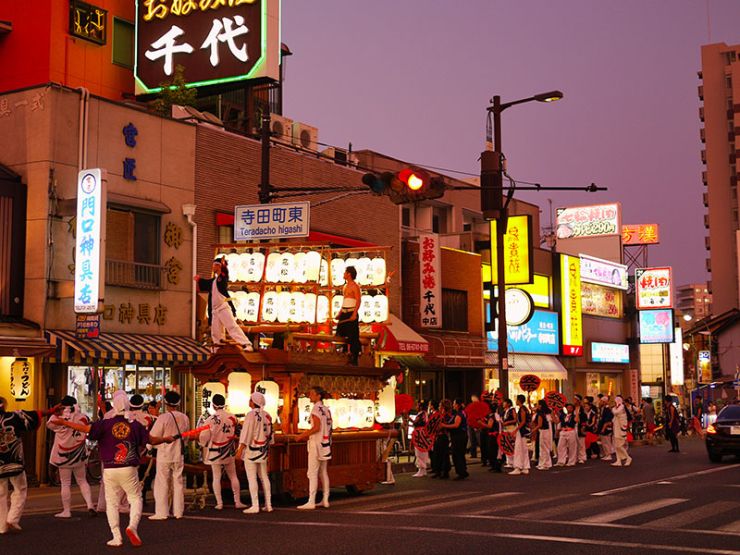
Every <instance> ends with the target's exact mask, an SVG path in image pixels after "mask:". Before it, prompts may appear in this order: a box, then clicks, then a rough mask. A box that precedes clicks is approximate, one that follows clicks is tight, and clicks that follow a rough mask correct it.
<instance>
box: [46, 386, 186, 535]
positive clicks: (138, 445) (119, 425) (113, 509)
mask: <svg viewBox="0 0 740 555" xmlns="http://www.w3.org/2000/svg"><path fill="white" fill-rule="evenodd" d="M113 410H114V411H115V413H116V416H114V417H113V418H104V419H102V420H98V421H97V422H94V423H93V424H92V425H90V424H81V423H79V422H73V421H71V420H62V419H54V421H53V422H55V423H56V424H59V425H61V426H67V427H68V428H72V429H73V430H77V431H78V432H83V433H86V434H88V436H89V437H90V439H91V440H94V441H97V442H98V450H99V451H100V460H101V461H102V462H103V482H104V483H105V496H106V500H105V501H106V515H107V517H108V525H109V526H110V530H111V533H112V534H113V538H112V539H111V540H109V541H108V545H109V546H111V547H120V546H122V545H123V539H122V537H121V528H120V514H119V510H118V508H119V507H118V504H119V500H120V497H121V493H122V492H123V493H125V495H126V497H127V499H128V502H129V505H130V507H131V512H130V513H129V524H128V527H127V528H126V536H127V537H128V539H129V541H130V542H131V545H133V546H135V547H138V546H140V545H141V544H142V542H141V538H140V537H139V531H138V528H139V520H140V519H141V512H142V510H143V502H142V499H141V485H140V483H139V475H138V472H137V470H138V468H139V463H140V462H141V458H140V455H141V452H142V450H143V449H144V448H145V447H146V444H147V443H151V444H152V445H158V444H160V443H164V442H167V443H171V442H172V441H174V438H172V437H156V436H152V435H149V432H147V431H146V428H145V427H144V426H142V425H141V424H139V423H138V422H137V421H136V420H134V419H133V418H131V416H130V415H129V414H128V410H129V404H128V399H127V398H126V396H125V395H119V396H116V397H114V398H113Z"/></svg>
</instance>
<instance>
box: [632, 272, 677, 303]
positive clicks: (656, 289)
mask: <svg viewBox="0 0 740 555" xmlns="http://www.w3.org/2000/svg"><path fill="white" fill-rule="evenodd" d="M635 297H636V298H637V310H645V309H648V310H649V309H652V308H672V307H673V280H672V278H671V268H670V267H662V268H637V269H636V270H635Z"/></svg>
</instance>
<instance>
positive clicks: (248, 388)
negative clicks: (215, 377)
mask: <svg viewBox="0 0 740 555" xmlns="http://www.w3.org/2000/svg"><path fill="white" fill-rule="evenodd" d="M250 395H252V377H251V376H250V375H249V373H247V372H232V373H231V374H229V395H228V397H227V399H226V402H227V403H228V404H229V410H230V411H231V412H233V413H234V414H247V413H248V412H249V397H250Z"/></svg>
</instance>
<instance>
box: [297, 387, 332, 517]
mask: <svg viewBox="0 0 740 555" xmlns="http://www.w3.org/2000/svg"><path fill="white" fill-rule="evenodd" d="M326 396H327V393H326V391H324V390H323V389H321V388H320V387H318V386H314V387H312V388H311V389H310V390H309V391H308V398H309V400H310V401H311V402H312V403H313V410H311V429H310V430H307V431H305V432H303V433H302V434H300V435H299V436H298V437H297V438H296V441H306V447H307V448H308V472H307V475H308V501H307V502H306V503H304V504H303V505H300V506H298V508H299V509H301V510H303V511H306V510H312V509H315V508H316V493H317V492H318V489H319V475H321V486H322V489H323V492H324V497H323V500H322V501H321V505H322V506H323V507H325V508H327V509H328V508H329V488H330V485H329V470H328V464H329V460H331V433H332V419H331V411H330V410H329V409H328V407H325V406H324V403H323V400H324V399H325V398H326Z"/></svg>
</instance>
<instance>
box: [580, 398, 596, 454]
mask: <svg viewBox="0 0 740 555" xmlns="http://www.w3.org/2000/svg"><path fill="white" fill-rule="evenodd" d="M593 402H594V398H593V397H586V400H585V401H584V402H583V408H584V410H585V411H586V424H585V426H584V429H585V430H586V439H587V441H586V443H587V447H586V457H587V458H589V459H598V458H599V444H598V442H597V441H596V440H597V439H598V433H597V429H596V425H597V423H598V415H597V414H596V411H595V410H594V406H593ZM589 439H591V440H593V441H591V443H590V444H588V443H589Z"/></svg>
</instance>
